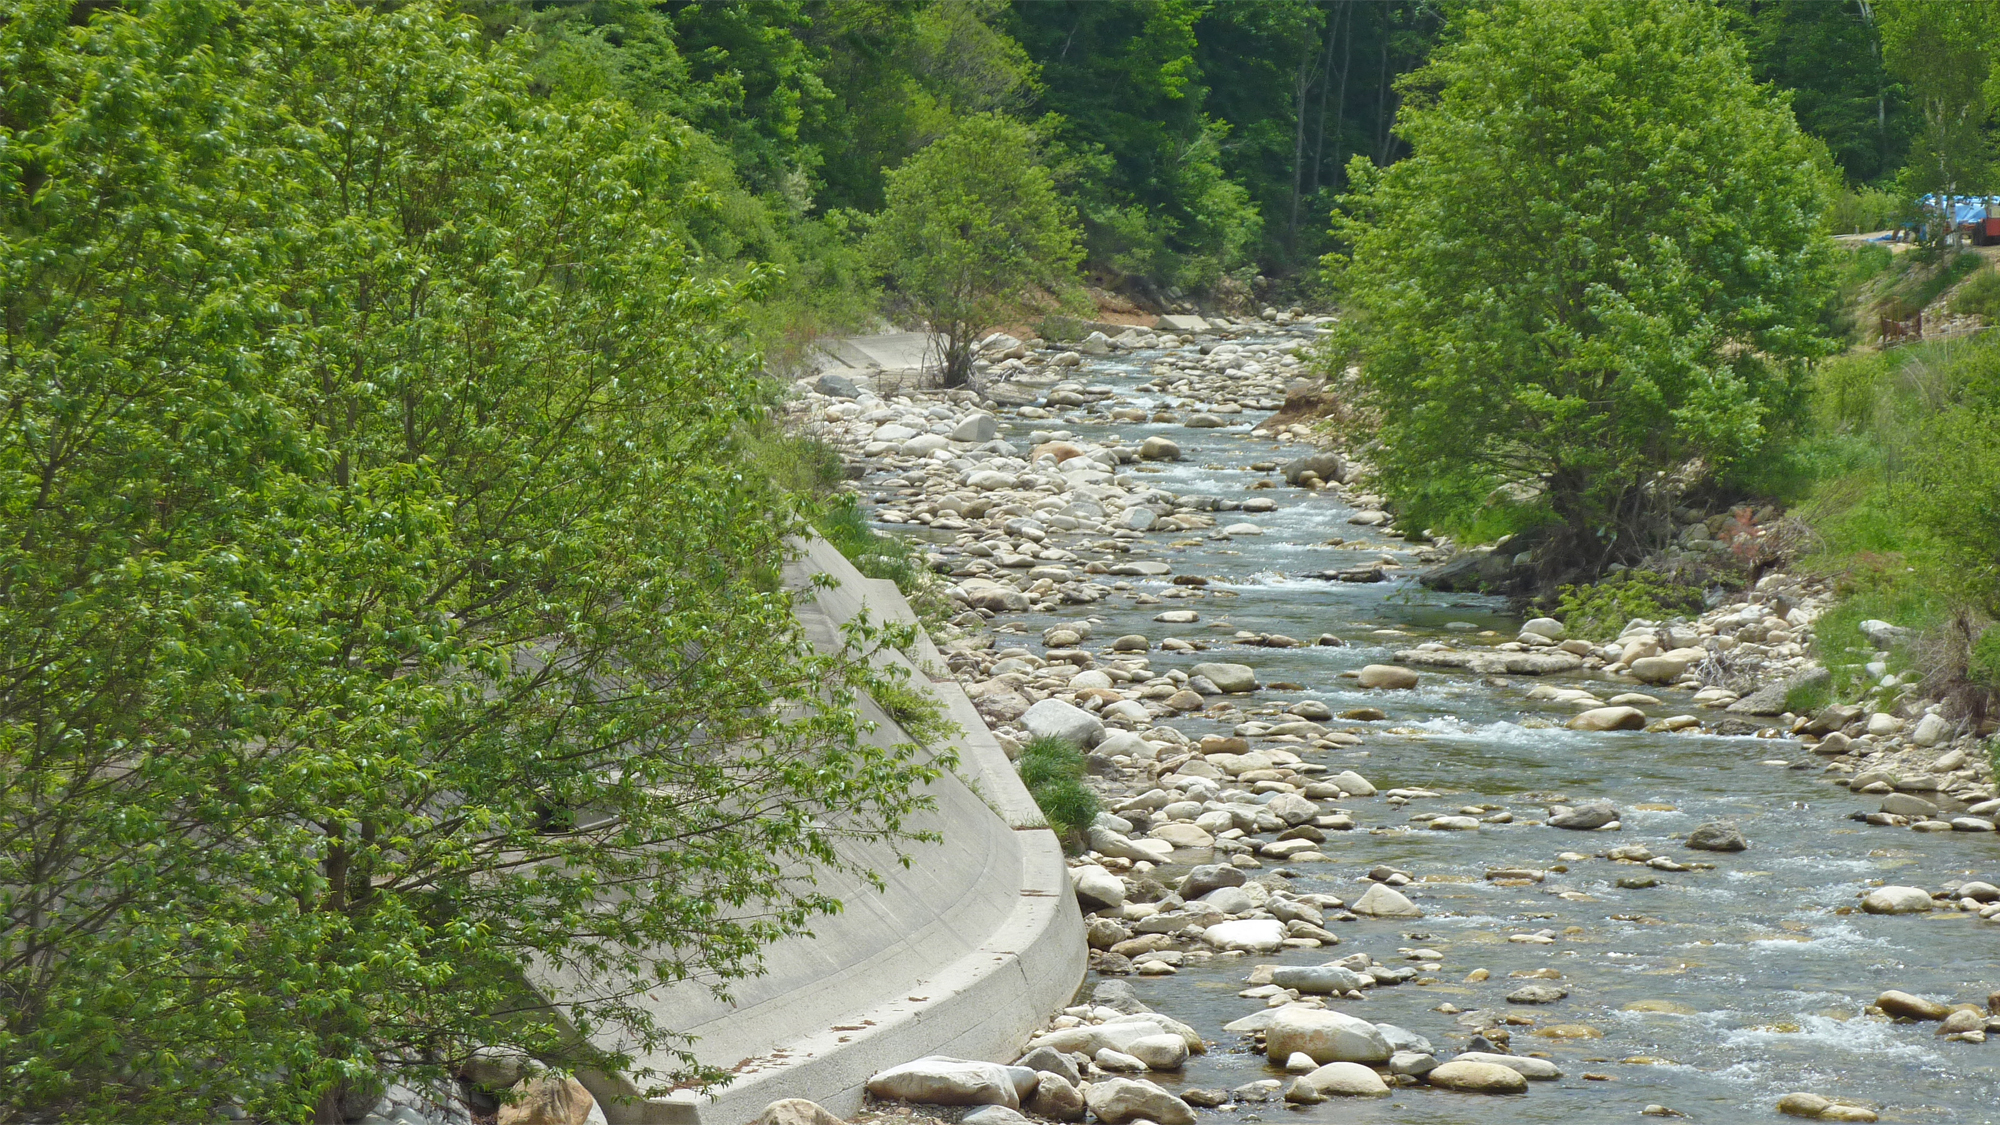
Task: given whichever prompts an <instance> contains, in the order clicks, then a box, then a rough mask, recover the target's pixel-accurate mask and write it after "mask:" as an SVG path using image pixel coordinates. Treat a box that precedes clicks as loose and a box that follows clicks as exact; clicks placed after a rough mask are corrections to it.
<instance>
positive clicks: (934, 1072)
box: [868, 1055, 1021, 1109]
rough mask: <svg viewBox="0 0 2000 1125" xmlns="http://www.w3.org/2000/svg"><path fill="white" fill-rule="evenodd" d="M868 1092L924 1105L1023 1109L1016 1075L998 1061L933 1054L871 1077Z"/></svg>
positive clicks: (893, 1099) (886, 1098)
mask: <svg viewBox="0 0 2000 1125" xmlns="http://www.w3.org/2000/svg"><path fill="white" fill-rule="evenodd" d="M868 1092H869V1093H871V1094H873V1095H875V1096H876V1097H878V1098H882V1099H884V1100H887V1101H904V1102H918V1103H921V1104H924V1105H1004V1106H1006V1107H1007V1108H1008V1109H1019V1108H1021V1095H1020V1093H1019V1092H1018V1091H1017V1090H1016V1089H1015V1087H1014V1078H1013V1076H1012V1075H1010V1074H1008V1073H1007V1068H1006V1067H1004V1066H1001V1065H999V1064H998V1063H989V1062H973V1061H970V1060H967V1059H954V1058H949V1057H947V1056H944V1055H932V1056H930V1057H928V1058H921V1059H917V1060H915V1061H914V1062H907V1063H904V1064H903V1065H901V1066H894V1067H890V1068H889V1069H888V1070H885V1071H882V1072H881V1073H879V1074H877V1075H875V1076H874V1077H873V1078H870V1079H869V1080H868Z"/></svg>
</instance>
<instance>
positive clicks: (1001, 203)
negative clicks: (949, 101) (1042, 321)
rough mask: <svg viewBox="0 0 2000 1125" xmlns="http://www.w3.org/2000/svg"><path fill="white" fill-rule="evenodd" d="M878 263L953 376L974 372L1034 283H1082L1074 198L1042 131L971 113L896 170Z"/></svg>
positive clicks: (876, 240) (879, 227) (873, 243)
mask: <svg viewBox="0 0 2000 1125" xmlns="http://www.w3.org/2000/svg"><path fill="white" fill-rule="evenodd" d="M868 237H869V251H870V256H871V257H872V258H873V260H874V261H875V263H876V266H877V268H878V269H879V270H880V271H881V272H882V274H883V275H884V276H885V277H887V278H888V279H889V280H890V281H891V283H892V284H893V285H894V286H895V288H896V291H897V292H898V293H900V294H901V295H902V296H903V298H904V299H905V300H907V301H908V302H909V303H910V305H911V307H912V308H914V309H915V310H916V311H917V312H918V313H919V314H920V315H921V316H922V317H923V318H924V320H925V322H926V323H928V324H929V325H930V329H931V331H932V332H933V333H935V334H936V335H937V337H938V339H939V342H940V349H941V351H942V353H943V354H942V359H943V366H944V378H945V383H946V385H947V386H961V385H963V384H964V383H965V382H966V380H967V379H968V378H969V377H970V376H971V374H972V346H973V344H974V343H976V342H977V341H978V339H979V337H980V335H981V334H983V333H984V332H986V331H987V330H988V329H990V328H992V327H993V326H994V325H995V324H998V323H999V322H1000V320H1001V319H1002V318H1003V317H1005V316H1006V315H1007V314H1008V313H1010V312H1014V311H1017V310H1019V309H1020V308H1022V307H1023V305H1024V298H1025V297H1026V296H1027V295H1028V293H1029V291H1030V290H1032V289H1036V288H1040V289H1044V290H1052V291H1060V290H1063V289H1066V288H1068V287H1070V286H1072V285H1074V276H1073V275H1074V271H1075V269H1076V264H1077V259H1078V251H1077V247H1076V233H1075V231H1074V229H1073V227H1072V220H1071V217H1070V213H1069V208H1068V207H1067V206H1066V205H1065V204H1064V203H1063V202H1062V200H1061V198H1060V197H1059V196H1057V194H1056V190H1055V184H1054V182H1053V181H1052V180H1051V179H1050V176H1049V172H1048V169H1046V168H1044V167H1043V166H1042V165H1041V163H1040V161H1039V159H1038V157H1037V153H1036V145H1035V137H1034V134H1033V133H1032V132H1030V131H1029V129H1028V128H1027V127H1026V126H1024V125H1021V124H1020V123H1018V122H1015V121H1010V120H1008V119H1007V118H1004V117H1000V116H998V115H995V114H980V115H978V116H976V117H971V118H967V119H966V120H965V121H963V122H961V123H960V124H959V125H958V127H957V128H955V129H953V130H952V131H951V132H950V133H948V134H946V135H945V136H943V137H941V138H939V139H938V140H937V141H936V142H935V143H933V144H931V145H930V146H929V147H927V148H925V149H924V150H923V151H921V152H919V153H917V154H916V155H915V156H913V157H911V158H910V159H909V161H908V162H906V163H905V164H904V165H903V166H902V167H901V168H898V169H896V170H895V171H893V172H891V173H889V187H888V203H887V206H885V207H884V208H883V210H882V213H881V214H880V215H879V216H877V217H876V219H875V223H874V227H873V229H872V230H871V231H870V232H869V236H868Z"/></svg>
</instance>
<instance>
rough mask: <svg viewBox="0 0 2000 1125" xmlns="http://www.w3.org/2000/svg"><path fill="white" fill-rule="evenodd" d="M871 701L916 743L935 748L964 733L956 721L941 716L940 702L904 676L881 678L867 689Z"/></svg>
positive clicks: (942, 706)
mask: <svg viewBox="0 0 2000 1125" xmlns="http://www.w3.org/2000/svg"><path fill="white" fill-rule="evenodd" d="M868 694H869V696H870V697H872V698H873V699H874V700H875V705H876V706H878V707H880V708H882V710H883V712H884V713H886V714H887V715H888V716H889V717H890V718H891V719H894V720H896V725H897V726H899V727H902V728H903V733H905V734H907V735H909V736H910V738H911V739H912V740H914V741H915V742H916V744H917V745H919V746H923V747H926V748H936V747H940V746H943V745H945V744H947V743H949V742H950V741H951V740H952V739H954V738H957V737H958V736H960V735H962V734H964V733H965V732H964V731H963V730H961V729H959V726H958V724H957V723H954V722H952V721H951V720H950V719H949V718H947V717H945V709H944V705H943V704H941V703H939V702H938V701H937V699H936V698H935V697H934V696H932V695H931V694H930V693H929V692H927V691H925V690H924V689H922V688H920V687H915V686H912V685H911V684H910V682H909V681H908V680H907V679H905V680H890V679H885V680H883V681H882V682H880V683H877V684H875V685H874V686H872V687H870V688H869V689H868Z"/></svg>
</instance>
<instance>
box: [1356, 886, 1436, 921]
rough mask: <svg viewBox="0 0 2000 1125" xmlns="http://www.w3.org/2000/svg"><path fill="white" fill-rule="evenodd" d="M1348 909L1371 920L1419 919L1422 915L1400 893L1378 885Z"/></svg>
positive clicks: (1364, 892) (1369, 889) (1362, 895)
mask: <svg viewBox="0 0 2000 1125" xmlns="http://www.w3.org/2000/svg"><path fill="white" fill-rule="evenodd" d="M1348 909H1349V910H1352V911H1354V912H1355V913H1356V914H1365V915H1367V916H1368V917H1371V918H1419V917H1422V916H1423V913H1424V912H1423V911H1422V910H1420V909H1418V907H1417V904H1416V903H1414V902H1411V901H1410V900H1409V899H1407V898H1404V897H1403V895H1402V894H1401V892H1398V891H1396V890H1393V889H1391V888H1389V887H1385V886H1383V885H1382V884H1380V883H1377V884H1375V885H1374V886H1372V887H1370V888H1368V889H1367V890H1366V891H1363V892H1362V894H1361V897H1360V898H1358V899H1356V900H1355V901H1354V905H1353V906H1350V907H1348Z"/></svg>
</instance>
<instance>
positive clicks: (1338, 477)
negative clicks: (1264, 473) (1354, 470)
mask: <svg viewBox="0 0 2000 1125" xmlns="http://www.w3.org/2000/svg"><path fill="white" fill-rule="evenodd" d="M1278 471H1279V473H1281V474H1283V476H1284V478H1285V483H1286V484H1289V485H1297V484H1298V483H1299V478H1300V477H1303V476H1305V475H1306V474H1307V473H1311V474H1313V475H1314V476H1316V477H1318V478H1319V479H1321V480H1323V481H1325V482H1327V483H1328V484H1338V483H1340V482H1342V481H1344V480H1346V479H1347V463H1346V462H1344V461H1342V460H1341V459H1340V454H1338V453H1332V452H1327V453H1314V454H1312V455H1310V456H1306V457H1300V458H1297V459H1295V460H1291V461H1287V462H1285V463H1284V465H1283V466H1282V467H1281V468H1279V470H1278Z"/></svg>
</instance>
